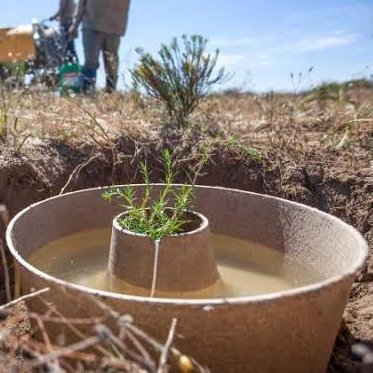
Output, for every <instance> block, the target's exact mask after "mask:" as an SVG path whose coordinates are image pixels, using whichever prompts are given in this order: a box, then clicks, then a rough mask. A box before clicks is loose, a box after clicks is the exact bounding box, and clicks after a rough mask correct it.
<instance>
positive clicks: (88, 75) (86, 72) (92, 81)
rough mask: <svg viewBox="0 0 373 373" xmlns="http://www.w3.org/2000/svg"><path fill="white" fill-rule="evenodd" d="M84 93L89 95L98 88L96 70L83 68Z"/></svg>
mask: <svg viewBox="0 0 373 373" xmlns="http://www.w3.org/2000/svg"><path fill="white" fill-rule="evenodd" d="M82 76H83V92H84V93H87V92H89V91H92V90H94V89H95V87H96V77H97V71H96V70H94V69H88V68H87V67H84V68H83V74H82Z"/></svg>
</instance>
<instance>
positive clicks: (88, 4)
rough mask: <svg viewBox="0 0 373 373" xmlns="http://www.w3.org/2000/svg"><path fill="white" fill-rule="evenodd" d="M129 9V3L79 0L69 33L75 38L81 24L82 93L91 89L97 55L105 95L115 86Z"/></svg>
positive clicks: (94, 78) (96, 65) (94, 77)
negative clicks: (104, 79) (104, 80)
mask: <svg viewBox="0 0 373 373" xmlns="http://www.w3.org/2000/svg"><path fill="white" fill-rule="evenodd" d="M129 5H130V0H79V4H78V9H77V13H76V17H75V21H74V23H73V24H72V26H71V28H70V30H69V33H70V35H71V36H73V37H77V35H78V28H79V25H80V23H81V22H82V33H83V47H84V58H85V62H84V69H83V76H84V88H85V90H88V89H90V88H94V87H95V83H96V77H97V69H98V67H99V57H100V52H102V53H103V59H104V66H105V74H106V91H107V92H109V93H110V92H113V91H114V90H115V88H116V86H117V82H118V67H119V56H118V50H119V45H120V40H121V37H122V36H123V35H124V34H125V32H126V29H127V20H128V12H129Z"/></svg>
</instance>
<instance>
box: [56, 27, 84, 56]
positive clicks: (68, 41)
mask: <svg viewBox="0 0 373 373" xmlns="http://www.w3.org/2000/svg"><path fill="white" fill-rule="evenodd" d="M71 25H72V22H69V23H61V25H60V27H61V33H62V35H63V42H64V48H65V62H67V63H69V62H70V63H79V59H78V55H77V53H76V50H75V42H74V39H73V38H70V37H69V29H70V27H71Z"/></svg>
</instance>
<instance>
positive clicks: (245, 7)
mask: <svg viewBox="0 0 373 373" xmlns="http://www.w3.org/2000/svg"><path fill="white" fill-rule="evenodd" d="M103 1H104V0H103ZM58 2H59V1H58V0H32V1H30V0H12V1H11V2H6V4H7V5H5V11H1V13H0V25H2V26H13V25H19V24H25V23H29V22H30V20H31V18H32V17H37V18H38V19H43V18H47V17H48V16H50V15H51V14H52V13H53V12H54V11H55V9H56V7H57V5H58ZM3 9H4V8H3ZM183 33H186V34H192V33H200V34H202V35H203V36H205V37H207V38H208V39H209V41H210V46H211V47H214V48H219V49H220V64H222V65H223V66H225V67H226V69H227V71H230V72H232V73H234V77H233V78H232V80H231V81H230V82H229V83H227V84H228V85H230V86H237V87H239V88H244V89H252V90H256V91H266V90H270V89H274V90H292V89H293V86H298V85H300V88H302V89H303V88H304V89H305V88H308V87H310V86H312V85H315V84H318V83H320V82H322V81H331V80H338V81H343V80H347V79H352V78H358V77H362V76H370V75H372V74H373V1H372V0H313V1H311V0H297V1H295V0H288V1H285V0H283V1H280V0H230V1H229V0H158V1H151V0H132V2H131V10H130V18H129V25H128V30H127V34H126V36H125V37H124V38H123V40H122V44H121V49H120V56H121V72H122V76H126V74H125V71H126V68H128V67H129V66H131V64H133V63H134V62H136V58H137V57H136V53H135V51H134V50H135V48H136V47H138V46H141V47H144V48H146V49H149V50H151V51H156V49H157V47H158V46H159V44H160V43H161V42H167V41H169V40H170V39H171V38H172V37H173V36H178V35H181V34H183ZM77 43H78V45H79V47H78V51H79V54H80V55H81V56H82V48H81V41H80V39H78V41H77ZM311 66H313V67H314V69H313V71H312V72H311V73H309V74H307V73H305V72H306V71H307V70H308V69H309V68H310V67H311ZM291 73H293V74H294V76H295V79H293V81H292V79H291V78H290V74H291ZM299 73H302V74H303V76H304V77H303V79H302V81H301V82H300V84H299V82H298V79H297V76H298V74H299ZM100 75H101V78H100V81H101V82H102V81H103V79H102V73H101V74H100ZM123 80H127V81H128V76H127V78H124V79H123V78H122V79H121V83H120V84H121V86H122V87H123V86H124V83H123Z"/></svg>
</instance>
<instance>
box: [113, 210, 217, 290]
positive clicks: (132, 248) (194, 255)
mask: <svg viewBox="0 0 373 373" xmlns="http://www.w3.org/2000/svg"><path fill="white" fill-rule="evenodd" d="M123 216H124V214H121V215H119V216H117V217H116V218H115V219H114V220H113V227H112V234H111V244H110V255H109V263H108V269H109V272H110V274H111V275H113V276H114V277H116V278H118V279H120V280H123V281H125V282H128V283H130V284H131V285H134V286H137V287H141V288H145V289H149V290H150V289H151V287H152V285H153V280H154V281H155V290H156V291H158V290H159V291H165V292H185V291H193V290H199V289H204V288H207V287H209V286H212V285H213V284H214V283H215V282H216V281H217V280H218V279H219V274H218V270H217V265H216V260H215V254H214V249H213V247H212V242H211V234H210V228H209V222H208V220H207V218H206V217H205V216H203V215H202V214H199V213H197V212H186V213H184V216H183V218H184V219H185V220H186V221H187V223H186V224H185V227H184V231H185V232H184V233H180V234H176V235H173V236H169V237H165V238H162V240H160V242H159V246H158V249H156V243H155V242H153V241H151V240H150V239H149V238H148V237H146V236H145V235H141V234H135V233H133V232H131V231H128V230H126V229H123V228H122V227H121V226H120V224H119V221H120V219H121V218H122V217H123ZM154 272H155V273H154ZM153 276H154V277H155V279H153Z"/></svg>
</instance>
